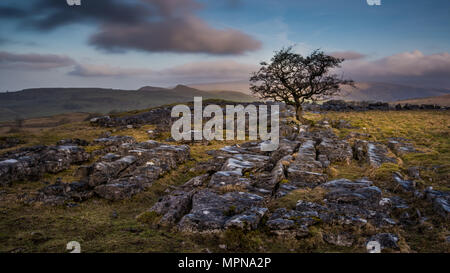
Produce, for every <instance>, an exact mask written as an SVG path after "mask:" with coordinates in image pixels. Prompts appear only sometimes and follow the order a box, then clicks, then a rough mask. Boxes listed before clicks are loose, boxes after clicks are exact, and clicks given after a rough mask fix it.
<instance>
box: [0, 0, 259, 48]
mask: <svg viewBox="0 0 450 273" xmlns="http://www.w3.org/2000/svg"><path fill="white" fill-rule="evenodd" d="M32 3H33V4H32V5H31V6H30V7H29V8H28V9H26V8H24V9H16V8H14V9H13V8H8V7H0V14H2V13H7V12H8V10H9V9H11V13H10V14H9V16H7V18H6V17H5V18H3V19H11V18H15V19H17V20H19V21H20V23H21V25H22V26H23V27H26V28H29V29H32V30H35V31H50V30H53V29H56V28H58V27H62V26H65V25H68V24H75V23H89V24H94V25H95V26H96V27H97V31H96V32H95V33H94V34H93V35H92V36H91V37H90V38H89V44H90V45H93V46H95V47H96V48H98V49H102V50H106V51H108V52H113V53H114V52H123V51H126V50H129V49H131V50H141V51H146V52H176V53H206V54H215V55H238V54H243V53H245V52H248V51H254V50H257V49H259V48H260V47H261V42H259V41H257V40H255V39H254V38H253V37H251V36H250V35H248V34H245V33H243V32H241V31H239V30H235V29H217V28H214V27H212V26H210V25H209V24H208V23H207V22H206V21H204V20H202V19H200V18H199V17H197V16H196V15H195V12H197V11H199V10H201V9H202V8H203V5H202V4H200V3H199V2H197V1H196V0H135V1H129V2H125V1H118V0H95V1H83V2H82V5H81V6H77V7H69V6H68V5H67V4H66V2H65V1H54V0H35V1H34V2H32Z"/></svg>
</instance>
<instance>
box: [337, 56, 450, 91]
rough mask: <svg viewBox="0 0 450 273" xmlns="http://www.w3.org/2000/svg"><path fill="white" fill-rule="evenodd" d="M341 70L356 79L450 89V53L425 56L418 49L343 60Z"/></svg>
mask: <svg viewBox="0 0 450 273" xmlns="http://www.w3.org/2000/svg"><path fill="white" fill-rule="evenodd" d="M342 71H343V72H344V74H345V75H346V76H349V77H351V78H353V79H354V80H357V81H372V82H392V83H398V84H407V85H416V86H423V87H427V86H428V87H438V88H449V89H450V77H449V75H450V54H449V53H448V52H443V53H436V54H429V55H425V54H423V53H422V52H421V51H419V50H415V51H411V52H402V53H398V54H395V55H392V56H388V57H384V58H381V59H377V60H372V61H370V60H355V61H352V62H349V63H344V64H343V66H342Z"/></svg>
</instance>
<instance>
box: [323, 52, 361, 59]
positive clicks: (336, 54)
mask: <svg viewBox="0 0 450 273" xmlns="http://www.w3.org/2000/svg"><path fill="white" fill-rule="evenodd" d="M328 54H329V55H331V56H333V57H335V58H340V59H345V60H346V61H353V60H359V59H363V58H365V57H366V55H364V54H361V53H358V52H355V51H335V52H330V53H328Z"/></svg>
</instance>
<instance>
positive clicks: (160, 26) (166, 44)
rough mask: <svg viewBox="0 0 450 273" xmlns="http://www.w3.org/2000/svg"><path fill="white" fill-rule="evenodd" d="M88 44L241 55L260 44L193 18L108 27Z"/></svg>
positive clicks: (120, 47) (119, 48)
mask: <svg viewBox="0 0 450 273" xmlns="http://www.w3.org/2000/svg"><path fill="white" fill-rule="evenodd" d="M89 43H90V44H92V45H94V46H96V47H97V48H101V49H105V50H108V51H111V52H115V51H120V50H124V49H128V48H132V49H138V50H144V51H149V52H177V53H186V52H188V53H209V54H217V55H227V54H242V53H244V52H246V51H249V50H256V49H258V48H260V46H261V44H260V42H258V41H256V40H253V39H252V38H251V37H250V36H248V35H247V34H244V33H242V32H239V31H237V30H233V29H225V30H218V29H214V28H211V27H210V26H208V25H207V24H206V23H205V22H204V21H202V20H200V19H198V18H196V17H193V16H190V17H180V18H173V19H170V20H168V21H158V22H142V23H139V24H135V25H116V24H106V25H104V26H102V28H101V31H100V32H98V33H97V34H94V35H93V36H92V37H91V38H90V39H89Z"/></svg>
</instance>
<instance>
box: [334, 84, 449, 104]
mask: <svg viewBox="0 0 450 273" xmlns="http://www.w3.org/2000/svg"><path fill="white" fill-rule="evenodd" d="M356 87H357V88H351V87H348V86H346V87H344V88H343V90H342V92H341V93H340V94H339V96H336V98H339V99H344V100H354V101H361V100H374V101H384V102H392V101H398V100H406V99H415V98H424V97H432V96H440V95H445V94H450V90H447V89H437V88H423V87H412V86H406V85H399V84H392V83H357V84H356Z"/></svg>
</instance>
